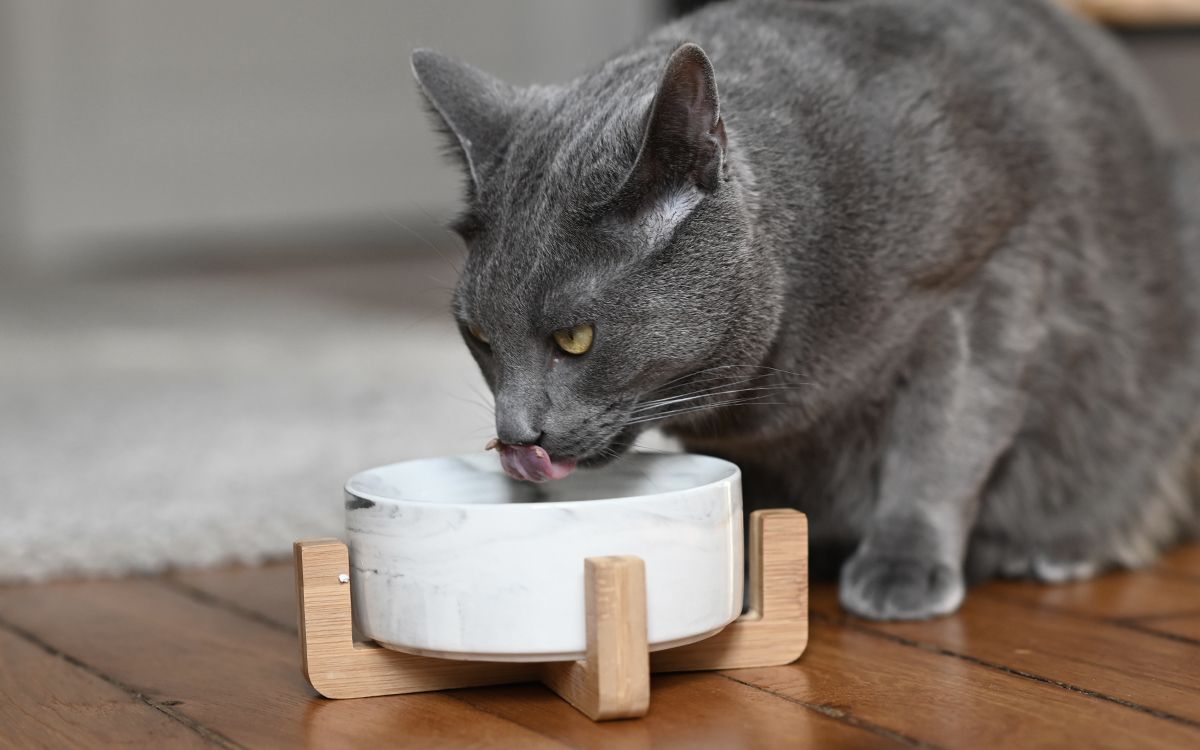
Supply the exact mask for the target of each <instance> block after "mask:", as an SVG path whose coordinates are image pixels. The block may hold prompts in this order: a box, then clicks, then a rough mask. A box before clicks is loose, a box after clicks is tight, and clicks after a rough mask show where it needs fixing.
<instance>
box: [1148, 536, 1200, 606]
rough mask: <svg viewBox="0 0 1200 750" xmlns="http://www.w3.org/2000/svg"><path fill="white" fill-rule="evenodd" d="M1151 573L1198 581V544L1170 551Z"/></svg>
mask: <svg viewBox="0 0 1200 750" xmlns="http://www.w3.org/2000/svg"><path fill="white" fill-rule="evenodd" d="M1152 572H1156V573H1163V574H1166V575H1169V576H1180V577H1183V578H1189V579H1192V580H1197V581H1200V544H1192V545H1189V546H1186V547H1180V548H1179V549H1176V550H1172V551H1171V552H1170V553H1169V554H1167V555H1165V556H1164V557H1163V559H1162V560H1159V562H1158V565H1156V566H1154V568H1153V571H1152ZM1198 604H1200V603H1198Z"/></svg>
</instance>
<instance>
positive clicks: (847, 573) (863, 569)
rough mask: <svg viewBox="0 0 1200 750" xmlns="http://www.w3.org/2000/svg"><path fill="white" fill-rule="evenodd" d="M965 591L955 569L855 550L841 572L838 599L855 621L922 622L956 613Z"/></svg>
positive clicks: (913, 559) (942, 564) (937, 561)
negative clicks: (866, 618) (859, 618)
mask: <svg viewBox="0 0 1200 750" xmlns="http://www.w3.org/2000/svg"><path fill="white" fill-rule="evenodd" d="M965 591H966V588H965V585H964V583H963V575H962V570H961V568H956V567H954V566H951V565H948V564H946V563H944V562H941V561H940V560H934V559H921V558H911V557H894V556H885V555H879V554H872V553H869V552H868V553H865V554H864V553H863V552H861V551H860V552H858V553H857V554H855V555H854V556H853V557H851V558H850V559H849V560H848V561H847V562H846V565H845V566H844V567H843V568H842V575H841V583H840V585H839V587H838V597H839V599H840V600H841V602H842V606H843V607H845V608H846V609H847V610H849V611H851V612H853V613H854V614H856V615H858V616H860V617H868V618H870V619H872V620H924V619H927V618H930V617H937V616H938V615H947V614H950V613H951V612H953V611H954V610H956V609H958V607H959V605H960V604H962V600H963V595H964V593H965Z"/></svg>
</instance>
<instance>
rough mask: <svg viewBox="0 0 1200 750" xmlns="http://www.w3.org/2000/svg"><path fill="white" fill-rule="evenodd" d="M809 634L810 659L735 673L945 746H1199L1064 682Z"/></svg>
mask: <svg viewBox="0 0 1200 750" xmlns="http://www.w3.org/2000/svg"><path fill="white" fill-rule="evenodd" d="M1012 625H1013V627H1017V626H1018V622H1016V621H1013V622H1012ZM810 632H811V634H812V639H811V642H810V646H809V650H808V653H807V654H806V655H805V657H804V659H803V660H802V661H800V662H797V663H796V664H792V665H789V666H786V667H772V668H764V669H745V670H737V671H731V672H728V673H726V674H728V675H730V676H731V677H734V678H736V679H738V680H741V681H744V682H746V683H748V684H751V685H754V686H757V687H760V688H763V689H765V690H770V691H772V692H774V693H776V694H778V695H782V696H786V697H788V698H790V699H792V700H797V701H802V702H804V703H806V704H812V705H814V706H820V707H822V708H823V709H824V710H828V711H831V712H838V713H843V714H847V715H851V716H853V717H855V718H856V719H857V720H860V721H864V722H869V723H870V724H871V725H873V726H878V727H882V728H886V729H888V730H891V731H893V732H895V733H897V734H898V735H900V736H902V737H906V738H909V739H910V740H913V741H914V742H915V741H921V742H925V743H930V744H934V745H941V746H946V747H987V748H1007V747H1012V748H1062V747H1131V748H1132V747H1137V748H1164V749H1165V748H1173V749H1174V748H1183V747H1197V746H1200V729H1197V728H1194V727H1191V726H1187V725H1183V724H1180V723H1178V722H1173V721H1166V720H1163V719H1161V718H1158V717H1155V716H1153V715H1150V714H1148V713H1145V712H1141V711H1137V710H1133V709H1130V708H1127V707H1124V706H1121V705H1117V704H1115V703H1111V702H1107V701H1103V700H1099V699H1096V698H1092V697H1089V696H1087V695H1083V694H1080V693H1077V692H1073V691H1071V690H1065V689H1063V688H1061V687H1059V686H1056V685H1050V684H1045V683H1041V682H1037V681H1033V680H1030V679H1027V678H1024V677H1021V676H1019V675H1014V674H1007V673H1004V672H1001V671H998V670H995V669H990V668H988V667H985V666H982V665H979V664H974V663H971V662H970V661H967V660H964V659H960V658H956V657H953V656H945V655H942V654H938V653H933V652H930V651H927V650H925V649H921V648H914V647H912V646H907V645H904V644H900V643H896V642H894V641H892V640H889V639H887V638H883V637H880V636H878V635H873V634H869V633H864V632H861V631H858V630H854V629H851V628H844V627H839V626H837V625H835V624H829V623H826V622H823V621H819V620H817V619H814V620H813V621H812V623H811V626H810Z"/></svg>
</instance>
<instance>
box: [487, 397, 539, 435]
mask: <svg viewBox="0 0 1200 750" xmlns="http://www.w3.org/2000/svg"><path fill="white" fill-rule="evenodd" d="M496 437H497V438H499V439H500V442H502V443H507V444H508V445H536V444H537V442H538V441H539V440H541V439H542V426H541V420H540V419H539V418H538V417H537V416H536V415H534V414H533V413H532V410H531V409H530V408H529V407H528V406H527V405H526V404H525V403H522V401H521V400H518V399H516V398H509V397H505V395H504V394H501V395H500V396H498V397H497V398H496Z"/></svg>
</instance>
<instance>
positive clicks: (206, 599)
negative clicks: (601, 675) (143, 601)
mask: <svg viewBox="0 0 1200 750" xmlns="http://www.w3.org/2000/svg"><path fill="white" fill-rule="evenodd" d="M156 580H157V581H158V582H159V583H161V584H162V585H164V586H166V587H167V588H169V589H171V590H172V591H175V592H176V593H178V594H181V595H183V596H186V597H188V598H189V599H192V600H193V601H195V602H197V603H199V604H203V605H205V606H208V607H215V608H216V609H220V610H224V611H226V612H229V613H231V614H234V615H237V616H239V617H244V618H246V619H249V620H252V621H254V622H256V623H258V624H259V625H265V626H266V627H269V628H271V629H273V630H277V631H280V632H284V633H287V634H289V635H293V636H296V637H299V630H298V629H297V628H296V627H294V626H288V625H284V624H283V623H281V622H279V621H278V620H275V619H273V618H271V617H268V616H266V615H264V614H262V613H260V612H255V611H254V610H252V609H249V608H247V607H243V606H242V605H240V604H238V603H237V602H232V601H230V600H228V599H225V598H223V597H220V596H218V595H216V594H213V593H212V592H209V591H205V590H204V589H202V588H200V587H198V586H193V585H192V584H190V583H187V582H185V581H181V580H179V579H177V578H169V577H168V578H159V579H156ZM522 684H523V683H522ZM496 687H502V686H496ZM433 692H437V693H439V694H441V695H444V696H446V697H447V698H450V699H452V700H456V701H458V702H459V703H462V704H464V705H467V706H470V707H471V708H473V709H475V710H476V711H479V712H480V713H485V714H487V715H489V716H494V717H495V718H497V719H500V720H501V721H504V722H507V723H509V724H512V725H513V726H515V727H520V728H522V729H525V730H528V731H530V732H533V733H534V734H536V735H538V736H539V737H545V738H546V739H548V740H550V741H552V742H556V743H558V744H559V745H562V746H563V747H572V746H571V745H569V744H566V743H564V742H563V741H562V740H560V739H558V738H557V737H552V736H550V735H548V734H545V733H543V732H541V731H539V730H538V729H536V728H534V727H531V726H528V725H526V724H522V723H521V722H519V721H516V720H514V719H510V718H509V717H507V716H504V715H502V714H498V713H496V712H495V711H492V710H490V709H487V708H484V707H482V706H479V705H477V704H475V703H473V702H471V701H470V700H468V699H467V698H465V697H462V696H458V695H455V694H454V692H455V691H454V690H437V691H433Z"/></svg>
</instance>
